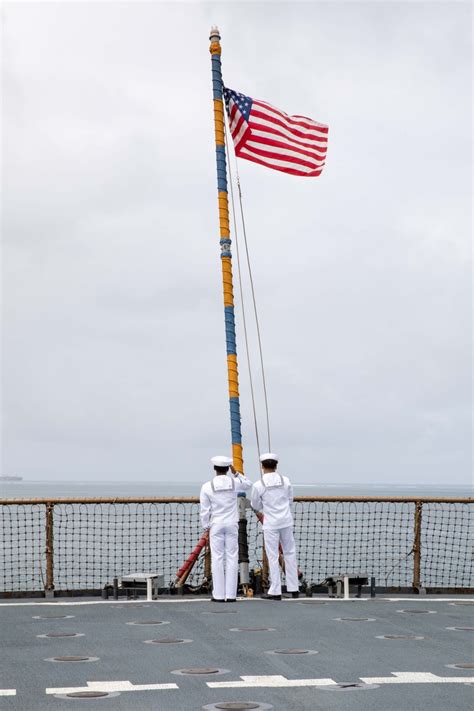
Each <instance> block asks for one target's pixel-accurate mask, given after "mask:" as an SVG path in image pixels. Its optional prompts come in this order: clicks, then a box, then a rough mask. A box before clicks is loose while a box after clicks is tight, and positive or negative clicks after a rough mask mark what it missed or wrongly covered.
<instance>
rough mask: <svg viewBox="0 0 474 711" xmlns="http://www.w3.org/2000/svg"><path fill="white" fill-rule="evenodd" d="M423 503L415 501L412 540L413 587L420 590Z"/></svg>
mask: <svg viewBox="0 0 474 711" xmlns="http://www.w3.org/2000/svg"><path fill="white" fill-rule="evenodd" d="M422 509H423V503H422V502H421V501H417V502H416V503H415V530H414V534H415V535H414V540H413V588H414V589H415V590H417V591H418V592H419V591H420V588H421V580H420V578H421V518H422Z"/></svg>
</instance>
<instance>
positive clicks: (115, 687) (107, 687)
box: [45, 681, 179, 694]
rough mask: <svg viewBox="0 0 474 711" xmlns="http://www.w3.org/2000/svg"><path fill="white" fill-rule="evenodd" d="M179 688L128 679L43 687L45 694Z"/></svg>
mask: <svg viewBox="0 0 474 711" xmlns="http://www.w3.org/2000/svg"><path fill="white" fill-rule="evenodd" d="M167 689H179V687H178V685H177V684H132V683H131V682H130V681H88V682H87V686H70V687H68V686H66V687H58V688H54V687H53V688H49V689H45V692H46V694H74V693H76V692H78V691H109V692H114V691H163V690H167Z"/></svg>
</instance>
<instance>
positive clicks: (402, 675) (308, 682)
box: [207, 672, 474, 689]
mask: <svg viewBox="0 0 474 711" xmlns="http://www.w3.org/2000/svg"><path fill="white" fill-rule="evenodd" d="M392 674H393V676H374V677H360V679H361V681H363V682H364V684H469V683H473V682H474V677H472V676H462V677H458V676H437V675H436V674H430V673H424V672H421V673H420V672H392ZM240 678H241V681H208V682H207V686H209V688H211V689H249V688H253V689H255V688H276V687H295V686H331V685H335V684H337V682H336V681H334V679H287V678H286V677H284V676H279V675H275V676H241V677H240Z"/></svg>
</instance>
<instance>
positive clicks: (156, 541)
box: [0, 496, 474, 596]
mask: <svg viewBox="0 0 474 711" xmlns="http://www.w3.org/2000/svg"><path fill="white" fill-rule="evenodd" d="M471 504H472V500H471V499H466V498H449V499H448V498H444V499H442V498H420V497H417V498H405V497H328V496H326V497H323V496H318V497H310V496H300V497H296V498H295V502H294V519H295V539H296V543H297V551H298V563H299V567H300V569H301V571H302V573H303V577H304V579H305V581H306V583H307V584H308V585H312V586H316V585H318V584H319V583H320V582H321V581H322V580H324V578H326V577H327V576H328V575H332V574H334V573H339V572H364V573H367V574H368V575H369V576H374V577H375V578H376V584H377V586H378V587H380V588H384V589H391V590H394V589H398V590H400V589H415V590H423V589H427V590H436V591H442V590H445V591H446V590H459V591H461V590H473V589H474V580H473V557H472V548H471V546H472V529H473V526H472V506H471ZM247 521H248V524H247V530H248V542H249V553H250V568H251V569H254V568H257V567H262V565H263V564H264V555H263V550H262V547H263V546H262V544H263V537H262V532H261V525H260V523H259V522H258V521H257V518H256V517H255V515H254V514H253V512H252V511H251V510H250V509H249V510H248V511H247ZM200 535H201V528H200V522H199V502H198V499H197V498H195V497H188V498H116V499H111V498H90V499H66V498H61V499H3V500H0V594H2V595H3V596H5V595H15V594H25V593H46V594H53V592H56V593H67V592H72V591H75V592H76V591H84V590H88V591H92V590H94V591H98V590H100V589H102V588H103V587H104V585H106V584H107V583H110V582H112V580H113V578H114V577H120V575H125V574H129V573H133V572H136V571H147V572H154V571H156V572H161V573H164V576H165V586H166V587H169V586H171V585H172V584H173V581H174V580H175V576H176V571H177V570H178V569H179V568H180V566H181V565H182V563H183V562H184V560H185V559H186V558H187V557H188V555H189V553H190V552H191V550H192V549H193V548H194V546H195V544H196V543H197V541H198V539H199V537H200ZM204 568H205V566H204V556H202V557H201V559H200V561H199V562H198V564H197V565H196V566H195V568H194V570H193V573H192V575H191V576H190V578H189V579H188V581H187V582H188V583H189V584H190V585H191V586H195V587H198V586H199V585H200V584H201V583H202V581H203V578H204V574H205V570H204Z"/></svg>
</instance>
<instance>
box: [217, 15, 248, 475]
mask: <svg viewBox="0 0 474 711" xmlns="http://www.w3.org/2000/svg"><path fill="white" fill-rule="evenodd" d="M220 39H221V37H220V34H219V30H218V28H217V27H212V28H211V34H210V37H209V40H210V42H211V46H210V48H209V51H210V53H211V62H212V90H213V99H214V128H215V137H216V166H217V196H218V203H219V230H220V245H221V265H222V285H223V290H224V314H225V337H226V347H227V375H228V380H229V407H230V426H231V434H232V457H233V460H234V467H235V468H236V469H237V471H239V472H243V470H244V461H243V456H242V432H241V427H240V400H239V373H238V368H237V345H236V337H235V317H234V288H233V278H232V251H231V244H232V243H231V239H230V229H229V204H228V199H227V165H226V157H225V125H224V102H223V93H224V86H223V82H222V69H221V45H220Z"/></svg>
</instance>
